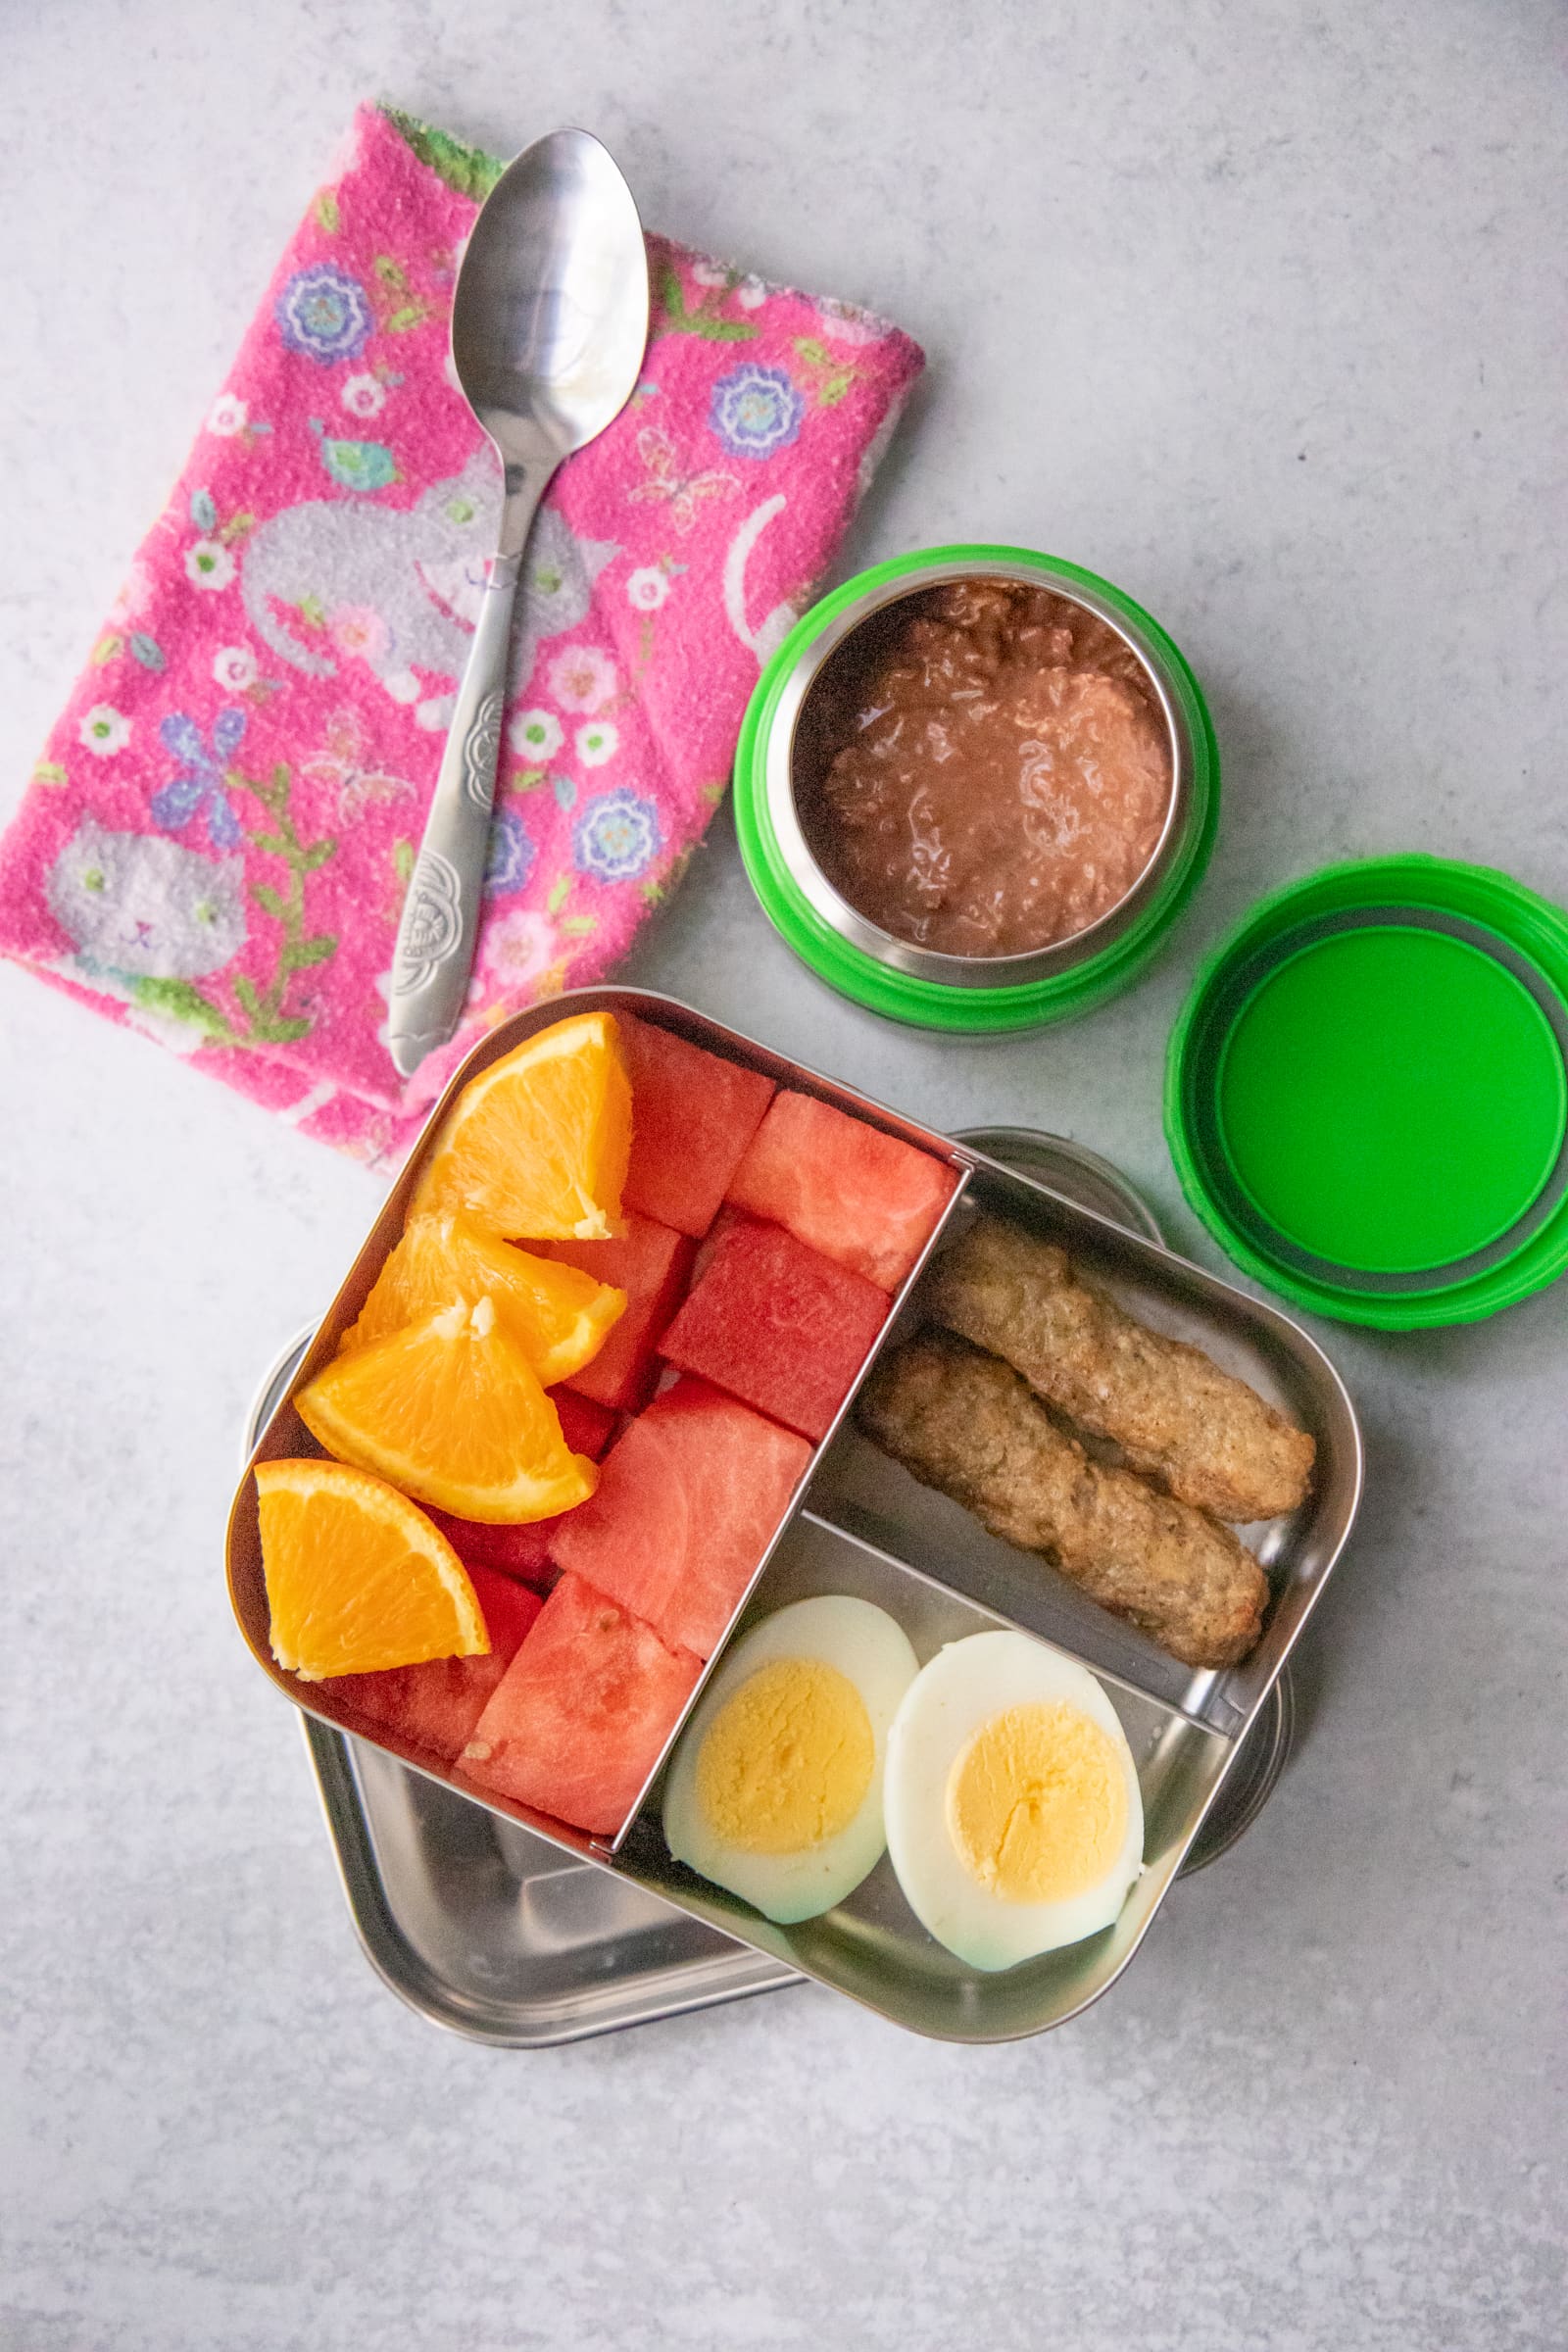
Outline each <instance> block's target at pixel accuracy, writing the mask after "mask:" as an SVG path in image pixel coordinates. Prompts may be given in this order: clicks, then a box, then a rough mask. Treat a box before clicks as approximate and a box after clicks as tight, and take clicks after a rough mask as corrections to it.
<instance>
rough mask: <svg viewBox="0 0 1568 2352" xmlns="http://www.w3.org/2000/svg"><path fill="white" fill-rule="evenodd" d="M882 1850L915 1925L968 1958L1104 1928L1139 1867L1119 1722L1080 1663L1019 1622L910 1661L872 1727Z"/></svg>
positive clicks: (1030, 1954) (1008, 1959)
mask: <svg viewBox="0 0 1568 2352" xmlns="http://www.w3.org/2000/svg"><path fill="white" fill-rule="evenodd" d="M884 1804H885V1809H886V1815H887V1833H888V1853H889V1856H890V1858H891V1860H892V1863H893V1867H894V1870H895V1871H896V1872H897V1873H898V1879H899V1884H900V1886H901V1887H903V1889H904V1892H905V1896H906V1898H907V1902H908V1904H909V1908H910V1909H911V1910H912V1911H913V1913H914V1915H915V1917H916V1918H917V1919H918V1920H919V1922H920V1924H921V1926H922V1927H924V1928H927V1929H929V1931H930V1933H931V1934H932V1935H933V1936H935V1937H936V1938H937V1940H938V1942H939V1943H945V1944H946V1945H947V1947H948V1949H949V1951H950V1952H954V1953H956V1956H957V1957H958V1959H960V1960H965V1961H967V1962H968V1964H969V1966H970V1967H971V1968H977V1969H986V1970H996V1969H1004V1968H1013V1967H1016V1965H1017V1964H1018V1962H1019V1961H1020V1960H1030V1959H1033V1958H1034V1956H1035V1955H1036V1953H1038V1952H1050V1951H1054V1950H1055V1948H1056V1946H1057V1945H1058V1944H1063V1943H1076V1942H1078V1940H1079V1939H1080V1937H1082V1936H1093V1935H1094V1934H1095V1932H1096V1931H1097V1930H1098V1929H1100V1928H1106V1927H1109V1925H1110V1923H1111V1921H1112V1920H1113V1919H1115V1917H1116V1916H1117V1914H1118V1913H1119V1911H1120V1910H1121V1907H1122V1904H1123V1903H1124V1902H1125V1901H1126V1899H1127V1890H1128V1888H1129V1887H1131V1886H1132V1884H1133V1881H1134V1880H1135V1879H1136V1878H1137V1877H1138V1874H1139V1872H1140V1871H1141V1870H1142V1868H1143V1857H1144V1808H1143V1800H1142V1798H1141V1796H1140V1794H1139V1789H1138V1773H1137V1768H1136V1767H1135V1765H1134V1763H1133V1757H1132V1750H1131V1748H1130V1747H1129V1746H1128V1744H1127V1735H1126V1734H1125V1732H1124V1731H1123V1730H1122V1728H1121V1725H1120V1723H1119V1722H1118V1720H1117V1717H1116V1711H1115V1709H1114V1707H1112V1705H1111V1703H1110V1701H1109V1699H1108V1698H1107V1697H1106V1696H1105V1693H1104V1691H1103V1690H1102V1689H1101V1687H1100V1685H1099V1684H1098V1683H1097V1682H1096V1680H1095V1678H1094V1676H1093V1675H1092V1674H1089V1673H1088V1672H1086V1670H1085V1669H1084V1668H1083V1667H1082V1666H1079V1665H1077V1664H1076V1663H1075V1662H1074V1660H1073V1659H1071V1658H1066V1657H1063V1656H1062V1655H1061V1653H1060V1651H1059V1650H1054V1649H1048V1648H1047V1647H1046V1646H1045V1644H1044V1643H1043V1642H1036V1641H1033V1640H1032V1639H1031V1638H1030V1636H1029V1635H1027V1634H1018V1633H1005V1632H1004V1633H992V1634H971V1635H970V1636H969V1637H968V1638H967V1639H966V1640H964V1641H961V1642H950V1643H949V1644H948V1646H947V1648H946V1649H942V1650H939V1651H938V1652H937V1654H936V1656H935V1657H934V1658H933V1659H932V1660H931V1662H930V1664H929V1665H927V1666H925V1667H923V1668H922V1669H921V1672H920V1673H919V1675H918V1676H917V1677H916V1679H915V1681H914V1682H913V1683H911V1684H910V1686H909V1688H908V1690H907V1692H906V1693H905V1696H904V1702H903V1704H902V1705H901V1706H900V1708H899V1711H898V1714H897V1715H896V1717H895V1718H894V1722H893V1728H892V1730H891V1732H890V1733H889V1735H888V1762H887V1786H886V1790H885V1796H884Z"/></svg>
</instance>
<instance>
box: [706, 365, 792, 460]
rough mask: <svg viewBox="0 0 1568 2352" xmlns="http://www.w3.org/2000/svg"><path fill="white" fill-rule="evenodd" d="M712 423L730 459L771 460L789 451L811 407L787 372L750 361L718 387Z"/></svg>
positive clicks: (717, 385) (714, 388) (716, 386)
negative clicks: (807, 410)
mask: <svg viewBox="0 0 1568 2352" xmlns="http://www.w3.org/2000/svg"><path fill="white" fill-rule="evenodd" d="M805 415H806V402H805V400H804V399H803V398H802V396H801V394H800V393H799V392H798V391H797V390H796V387H795V382H794V379H793V377H792V376H791V375H790V372H789V370H788V368H760V367H758V366H757V365H756V364H755V363H753V362H748V364H747V365H746V366H745V367H744V368H736V370H735V372H734V374H733V375H725V376H721V377H720V378H719V380H718V382H717V383H716V384H715V385H714V386H713V403H712V409H711V419H712V426H713V430H714V432H715V433H716V434H717V435H718V437H719V439H720V441H722V442H723V444H724V447H725V448H726V449H727V450H728V451H729V453H730V455H731V457H735V458H770V457H771V456H772V455H773V453H774V451H775V450H778V449H788V448H789V446H790V443H791V442H792V441H794V440H795V439H796V437H797V436H798V434H799V433H800V429H801V420H802V418H803V417H805Z"/></svg>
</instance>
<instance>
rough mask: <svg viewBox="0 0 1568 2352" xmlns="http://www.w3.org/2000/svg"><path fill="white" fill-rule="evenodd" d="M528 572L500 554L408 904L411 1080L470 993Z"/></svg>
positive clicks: (404, 1063)
mask: <svg viewBox="0 0 1568 2352" xmlns="http://www.w3.org/2000/svg"><path fill="white" fill-rule="evenodd" d="M521 568H522V554H521V553H518V554H516V555H498V556H497V557H496V558H495V559H494V561H493V562H492V564H491V566H490V576H489V579H488V580H487V582H486V584H485V591H484V601H483V603H482V604H481V606H480V609H479V621H478V626H477V627H476V629H475V630H474V635H473V645H472V648H471V649H470V651H469V654H468V661H467V666H466V669H465V670H464V673H463V684H462V686H461V687H460V688H459V690H458V700H457V708H456V709H455V711H453V714H452V725H451V728H450V730H449V732H448V735H447V745H446V751H445V753H444V755H443V757H442V760H441V772H440V774H439V776H438V777H437V778H436V787H435V797H434V798H433V799H432V801H431V803H430V813H429V815H428V816H427V817H426V819H425V824H424V839H423V840H422V841H421V843H420V844H419V855H418V858H417V860H416V862H415V867H414V873H413V877H412V879H411V880H410V883H409V894H408V897H407V898H406V899H405V900H404V902H403V918H402V920H401V922H400V923H399V925H398V944H397V950H396V953H395V955H394V956H393V959H392V990H391V1019H390V1021H389V1023H388V1030H387V1034H388V1040H389V1043H390V1047H391V1053H392V1059H393V1061H394V1062H395V1063H396V1065H397V1067H398V1070H399V1072H400V1074H401V1075H402V1076H403V1077H405V1078H408V1077H411V1076H412V1075H413V1073H414V1072H415V1071H416V1070H417V1068H418V1066H419V1064H420V1062H421V1061H422V1060H423V1059H424V1057H425V1055H426V1054H429V1053H432V1052H433V1051H434V1049H435V1048H436V1047H437V1046H444V1045H445V1044H446V1041H447V1039H448V1038H449V1037H450V1036H451V1035H452V1032H453V1031H454V1029H456V1027H457V1025H458V1020H459V1016H460V1015H461V1013H462V1011H463V1005H464V999H465V998H466V995H467V991H468V974H469V972H470V970H471V968H472V965H473V948H474V940H475V937H476V935H477V933H478V928H479V908H480V905H481V903H482V899H483V894H484V869H485V860H486V858H487V857H488V855H489V848H490V811H491V809H492V808H493V806H494V803H495V797H496V763H497V760H498V759H499V757H500V752H501V717H502V711H503V710H504V708H505V704H506V693H507V661H508V655H509V652H510V649H511V643H512V609H513V606H514V604H515V600H516V593H517V578H518V574H519V573H520V571H521Z"/></svg>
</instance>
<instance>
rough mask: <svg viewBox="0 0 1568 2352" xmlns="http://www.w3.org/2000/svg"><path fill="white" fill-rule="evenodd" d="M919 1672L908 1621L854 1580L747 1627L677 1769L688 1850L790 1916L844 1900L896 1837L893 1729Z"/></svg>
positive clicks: (670, 1822) (668, 1813)
mask: <svg viewBox="0 0 1568 2352" xmlns="http://www.w3.org/2000/svg"><path fill="white" fill-rule="evenodd" d="M917 1671H918V1669H917V1663H916V1659H915V1655H914V1652H913V1650H912V1649H911V1648H910V1647H909V1642H908V1638H907V1635H906V1634H905V1632H904V1630H903V1628H902V1627H901V1626H898V1625H896V1624H895V1623H894V1621H893V1619H892V1618H891V1617H890V1616H888V1614H887V1612H886V1611H885V1610H884V1609H878V1608H875V1607H873V1606H872V1604H871V1602H870V1601H868V1600H858V1599H855V1598H853V1597H852V1596H851V1595H850V1594H848V1593H823V1594H821V1595H820V1596H819V1597H817V1598H816V1599H813V1600H798V1601H794V1602H792V1603H791V1605H790V1606H789V1607H788V1608H783V1609H779V1610H776V1611H775V1613H774V1614H773V1615H772V1616H771V1617H767V1618H764V1619H763V1621H762V1623H761V1624H760V1625H757V1626H754V1627H753V1628H752V1630H751V1631H750V1632H749V1633H747V1634H743V1635H742V1637H741V1638H740V1640H739V1641H738V1642H736V1643H735V1646H734V1648H733V1649H732V1650H731V1651H730V1653H729V1655H728V1656H727V1657H726V1658H725V1660H724V1662H723V1664H722V1665H721V1666H720V1668H719V1670H718V1672H717V1673H716V1674H715V1675H714V1677H713V1679H712V1681H711V1683H710V1685H709V1687H708V1689H707V1691H705V1692H704V1693H703V1697H702V1700H701V1703H700V1704H699V1706H698V1708H697V1710H696V1712H695V1714H694V1715H693V1717H692V1720H691V1722H690V1723H689V1724H688V1725H687V1727H686V1732H685V1735H684V1737H683V1738H682V1740H681V1743H680V1746H679V1747H678V1748H677V1749H676V1751H675V1756H674V1760H673V1762H672V1763H671V1765H670V1768H669V1776H668V1779H667V1781H666V1783H665V1787H664V1839H665V1843H666V1844H667V1845H668V1847H669V1850H670V1852H671V1853H672V1854H673V1855H674V1856H675V1859H676V1860H677V1861H678V1862H685V1863H688V1864H689V1865H690V1866H691V1868H692V1869H693V1870H695V1871H699V1872H701V1874H702V1876H703V1877H704V1878H705V1879H711V1881H712V1882H713V1884H714V1886H715V1887H728V1888H729V1890H730V1892H731V1893H732V1894H738V1895H741V1896H742V1897H743V1898H744V1899H745V1900H746V1901H747V1902H749V1903H753V1904H755V1905H756V1907H757V1909H758V1910H759V1911H760V1912H761V1914H762V1916H763V1918H764V1919H772V1920H776V1921H778V1922H779V1923H780V1925H788V1924H789V1923H791V1922H793V1921H795V1920H801V1919H815V1918H816V1916H817V1915H818V1913H819V1912H822V1911H829V1910H831V1909H832V1907H833V1905H834V1904H835V1903H839V1902H842V1901H843V1900H844V1897H845V1896H846V1895H847V1894H849V1893H851V1892H853V1890H854V1889H855V1888H856V1887H858V1885H859V1884H860V1881H861V1880H862V1879H863V1878H864V1877H865V1876H866V1874H867V1873H868V1872H869V1871H871V1870H873V1869H874V1868H875V1867H876V1864H877V1862H878V1861H879V1860H880V1859H881V1856H882V1851H883V1847H884V1845H885V1844H886V1836H885V1833H884V1830H883V1826H882V1778H883V1770H884V1766H885V1763H886V1758H887V1748H888V1731H889V1727H890V1726H891V1724H892V1722H893V1718H894V1716H895V1714H896V1713H897V1712H898V1707H899V1701H900V1700H901V1699H902V1698H903V1697H904V1695H905V1693H906V1691H907V1690H908V1688H909V1686H910V1684H911V1683H912V1682H913V1681H914V1678H915V1674H916V1672H917Z"/></svg>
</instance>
